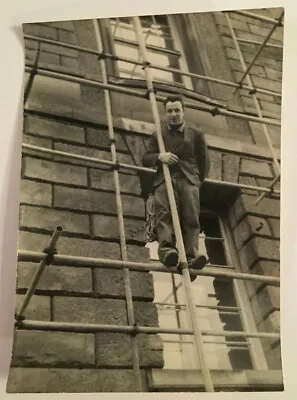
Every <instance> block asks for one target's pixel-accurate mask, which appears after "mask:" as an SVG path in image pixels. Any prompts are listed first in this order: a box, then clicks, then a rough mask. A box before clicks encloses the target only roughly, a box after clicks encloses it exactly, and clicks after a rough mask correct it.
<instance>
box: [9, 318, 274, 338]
mask: <svg viewBox="0 0 297 400" xmlns="http://www.w3.org/2000/svg"><path fill="white" fill-rule="evenodd" d="M16 326H17V327H18V328H21V329H27V330H42V331H59V332H76V333H98V332H117V333H127V334H132V335H136V334H139V333H146V334H154V333H167V334H180V335H193V331H192V330H191V329H170V328H161V327H147V326H128V325H104V324H82V323H73V322H50V321H34V320H24V321H18V322H17V323H16ZM201 333H202V335H204V336H223V337H233V336H235V337H252V338H265V339H279V338H280V334H278V333H266V332H241V331H215V330H202V331H201Z"/></svg>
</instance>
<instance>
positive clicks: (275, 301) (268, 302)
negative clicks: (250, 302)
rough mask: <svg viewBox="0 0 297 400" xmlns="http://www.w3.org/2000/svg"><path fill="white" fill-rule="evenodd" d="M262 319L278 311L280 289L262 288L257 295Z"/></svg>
mask: <svg viewBox="0 0 297 400" xmlns="http://www.w3.org/2000/svg"><path fill="white" fill-rule="evenodd" d="M257 298H258V301H259V304H260V308H261V313H262V316H263V319H264V318H266V317H267V316H268V315H269V314H271V313H272V312H274V311H279V309H280V288H279V287H276V286H264V287H263V288H262V289H261V291H260V292H259V293H258V294H257Z"/></svg>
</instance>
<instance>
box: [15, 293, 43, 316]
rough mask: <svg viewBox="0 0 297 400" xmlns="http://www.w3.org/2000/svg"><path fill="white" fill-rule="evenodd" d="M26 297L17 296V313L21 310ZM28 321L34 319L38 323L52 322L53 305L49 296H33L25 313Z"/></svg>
mask: <svg viewBox="0 0 297 400" xmlns="http://www.w3.org/2000/svg"><path fill="white" fill-rule="evenodd" d="M24 297H25V295H22V294H17V295H16V311H18V310H19V308H20V306H21V304H22V302H23V301H24ZM25 316H26V319H33V320H37V321H50V320H51V304H50V297H49V296H37V295H33V296H32V298H31V300H30V302H29V304H28V307H27V309H26V311H25Z"/></svg>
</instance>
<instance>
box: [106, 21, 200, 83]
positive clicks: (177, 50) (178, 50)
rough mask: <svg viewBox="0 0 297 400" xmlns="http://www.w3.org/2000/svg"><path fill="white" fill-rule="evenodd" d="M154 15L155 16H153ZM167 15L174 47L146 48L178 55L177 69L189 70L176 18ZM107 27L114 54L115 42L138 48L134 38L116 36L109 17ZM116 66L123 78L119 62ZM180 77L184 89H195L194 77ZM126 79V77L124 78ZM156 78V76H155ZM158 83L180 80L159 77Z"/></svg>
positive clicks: (114, 70)
mask: <svg viewBox="0 0 297 400" xmlns="http://www.w3.org/2000/svg"><path fill="white" fill-rule="evenodd" d="M152 17H154V16H152ZM166 17H167V22H168V27H169V29H170V32H171V37H172V44H173V47H174V49H167V48H162V47H158V46H154V45H146V48H147V49H148V50H151V51H152V52H155V53H161V54H165V55H172V56H176V57H178V64H179V67H178V68H176V69H179V70H180V71H181V72H189V68H188V65H187V61H186V58H185V54H184V52H183V50H182V45H181V40H180V37H179V33H178V30H177V27H176V25H175V22H174V18H173V16H172V15H166ZM106 21H107V29H108V34H109V36H110V42H111V51H112V54H114V55H115V56H116V50H115V44H116V43H122V44H127V45H128V46H129V45H130V46H131V47H134V48H137V47H138V45H137V43H136V42H134V41H133V40H128V39H124V38H115V37H114V35H113V33H112V29H111V24H110V19H109V18H108V19H107V20H106ZM115 64H116V66H115V68H114V69H113V73H114V75H115V76H116V77H117V78H121V76H120V70H119V67H118V65H117V63H115ZM180 78H181V85H182V87H183V88H184V89H188V90H191V91H193V88H194V87H193V84H192V79H191V78H190V77H188V76H184V75H181V74H180ZM123 79H125V78H123ZM153 79H154V78H153ZM139 80H142V81H145V78H142V79H139ZM156 83H160V84H166V83H167V84H168V83H170V84H173V85H174V84H177V85H178V82H175V81H174V80H173V81H168V82H167V81H162V80H161V79H158V80H157V82H156Z"/></svg>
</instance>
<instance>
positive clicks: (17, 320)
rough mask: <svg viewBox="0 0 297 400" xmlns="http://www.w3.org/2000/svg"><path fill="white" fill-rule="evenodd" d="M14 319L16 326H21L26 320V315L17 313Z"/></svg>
mask: <svg viewBox="0 0 297 400" xmlns="http://www.w3.org/2000/svg"><path fill="white" fill-rule="evenodd" d="M14 319H15V326H20V325H21V323H22V322H23V321H24V320H25V316H24V315H19V314H15V315H14Z"/></svg>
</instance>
